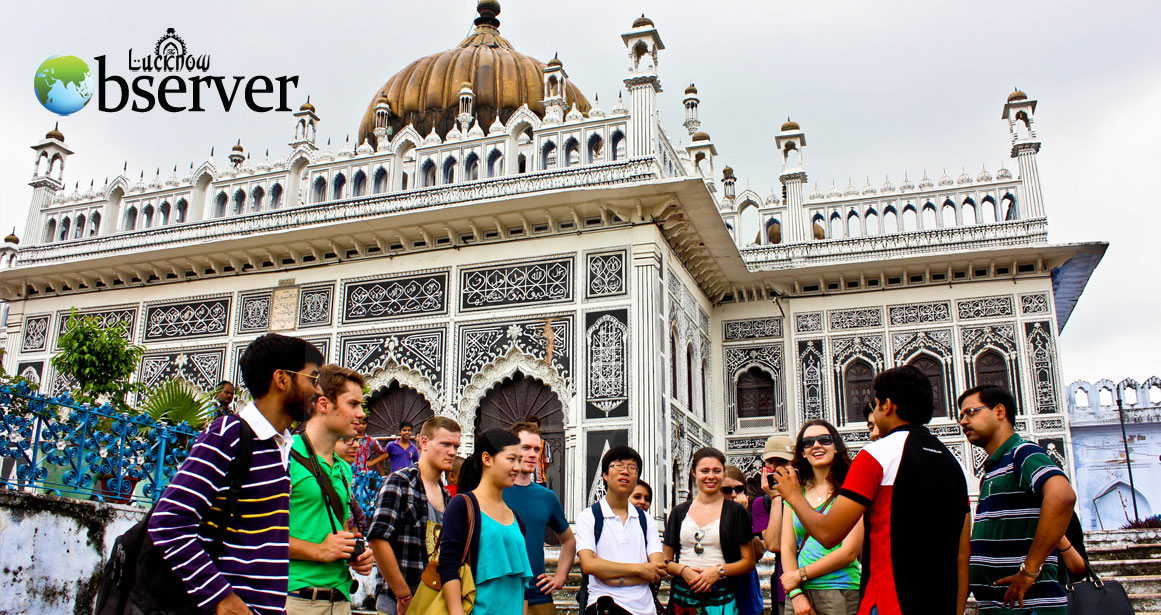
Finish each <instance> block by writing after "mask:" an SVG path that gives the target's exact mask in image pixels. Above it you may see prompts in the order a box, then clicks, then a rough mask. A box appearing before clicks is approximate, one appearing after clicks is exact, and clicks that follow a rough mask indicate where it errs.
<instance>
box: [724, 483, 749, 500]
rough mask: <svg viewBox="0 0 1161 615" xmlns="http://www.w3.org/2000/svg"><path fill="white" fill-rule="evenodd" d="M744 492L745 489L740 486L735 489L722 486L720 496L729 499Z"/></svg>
mask: <svg viewBox="0 0 1161 615" xmlns="http://www.w3.org/2000/svg"><path fill="white" fill-rule="evenodd" d="M745 492H746V488H745V487H742V486H740V485H739V486H737V487H731V486H729V485H722V495H728V496H730V497H734V494H735V493H736V494H738V495H742V494H743V493H745Z"/></svg>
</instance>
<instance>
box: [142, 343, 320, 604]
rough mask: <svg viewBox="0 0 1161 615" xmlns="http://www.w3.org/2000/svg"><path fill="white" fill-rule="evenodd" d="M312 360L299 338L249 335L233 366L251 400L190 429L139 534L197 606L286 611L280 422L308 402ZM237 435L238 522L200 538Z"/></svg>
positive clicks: (221, 500)
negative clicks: (193, 435) (145, 533)
mask: <svg viewBox="0 0 1161 615" xmlns="http://www.w3.org/2000/svg"><path fill="white" fill-rule="evenodd" d="M322 363H323V357H322V354H321V353H319V351H318V349H317V348H315V347H314V345H312V344H311V343H310V342H307V341H305V340H301V339H298V338H294V337H287V336H283V335H278V334H276V333H270V334H267V335H263V336H262V337H260V338H258V339H256V340H254V341H253V342H250V345H249V346H248V347H247V348H246V352H245V354H243V355H242V361H241V367H242V379H243V381H245V383H246V387H247V388H248V389H250V393H251V394H252V395H253V396H254V401H252V402H250V403H249V404H247V405H246V407H245V408H243V409H242V410H241V411H240V412H238V413H237V414H232V415H226V416H223V417H220V418H218V419H216V420H214V422H213V423H211V424H210V426H209V427H208V428H207V429H206V430H205V431H203V432H202V433H201V434H200V435H199V436H198V438H197V441H196V442H195V443H194V446H193V448H192V449H190V453H189V457H188V458H187V459H186V460H185V462H184V463H182V465H181V468H179V469H178V471H177V474H176V475H175V476H174V477H173V481H172V482H170V484H169V486H168V487H167V488H166V489H165V492H164V493H163V494H162V496H161V500H160V501H159V502H158V503H157V507H156V508H155V509H154V512H153V515H152V517H151V518H150V521H149V536H150V538H151V539H152V540H153V543H154V544H155V545H156V546H158V547H160V548H161V549H163V550H164V555H165V560H166V561H167V562H168V563H169V564H170V566H172V567H173V571H174V572H175V573H176V574H177V576H178V577H180V578H181V580H182V582H183V583H184V584H185V587H186V591H187V592H188V593H189V596H190V598H191V601H192V602H193V603H195V604H196V605H197V608H198V609H199V610H200V611H202V612H214V613H216V615H253V614H255V613H257V614H258V615H275V614H277V615H282V614H283V613H285V612H286V595H287V593H286V592H287V578H288V573H289V566H290V533H289V525H290V514H289V509H290V475H289V473H288V470H287V465H288V463H289V460H290V447H291V443H292V440H291V435H290V424H291V423H292V422H294V421H303V420H305V419H306V417H307V413H308V411H309V407H310V403H311V400H313V399H314V397H315V396H316V395H321V394H322V391H321V390H319V388H318V376H319V366H320V365H322ZM243 424H245V425H246V427H245V428H243ZM243 437H246V438H249V442H250V448H251V449H252V452H251V463H250V464H249V469H248V475H247V477H246V479H245V481H244V484H242V487H241V491H240V493H239V494H238V499H237V502H238V508H239V509H240V510H239V515H238V517H237V518H238V519H240V522H239V527H232V526H231V527H228V528H227V532H226V537H225V540H224V541H223V544H215V545H210V544H209V543H210V542H211V538H209V536H212V535H213V533H214V532H213V531H212V530H211V529H210V528H208V527H203V525H208V524H206V519H207V517H208V516H211V509H212V508H215V507H217V508H219V509H220V507H222V506H223V505H224V504H225V502H226V499H227V495H226V494H227V492H228V491H229V485H228V484H227V479H226V476H227V474H228V473H229V468H230V462H231V461H233V459H234V457H235V455H237V454H238V451H239V449H240V443H241V441H242V438H243ZM243 457H244V456H243ZM207 547H209V548H208V549H207ZM211 551H212V552H213V553H214V554H215V555H213V556H211V555H210V552H211Z"/></svg>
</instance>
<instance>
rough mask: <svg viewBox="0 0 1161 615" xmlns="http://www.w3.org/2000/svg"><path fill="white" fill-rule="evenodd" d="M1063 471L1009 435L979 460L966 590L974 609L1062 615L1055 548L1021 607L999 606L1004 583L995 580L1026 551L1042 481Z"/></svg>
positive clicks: (1062, 596)
mask: <svg viewBox="0 0 1161 615" xmlns="http://www.w3.org/2000/svg"><path fill="white" fill-rule="evenodd" d="M1053 476H1064V472H1061V471H1060V468H1058V467H1057V466H1056V464H1054V463H1053V462H1052V459H1051V458H1050V457H1049V456H1048V454H1047V453H1045V452H1044V449H1042V448H1040V447H1039V446H1037V445H1036V444H1033V443H1032V442H1027V441H1025V440H1024V439H1023V438H1021V437H1020V436H1019V435H1018V434H1012V437H1010V438H1008V440H1007V441H1006V442H1004V444H1003V445H1002V446H1000V448H999V449H998V450H997V451H996V452H995V453H992V455H991V456H989V457H988V459H987V461H986V462H984V477H983V478H982V479H980V500H979V504H977V505H976V516H975V523H974V525H973V526H972V557H971V590H972V593H973V594H975V597H976V602H977V603H978V604H979V605H980V611H983V612H987V613H988V614H989V615H993V614H995V615H1000V614H1004V615H1007V614H1017V613H1032V612H1035V613H1037V614H1038V615H1064V613H1065V611H1066V610H1067V605H1068V598H1067V596H1066V594H1065V592H1064V588H1063V587H1061V586H1060V583H1059V582H1057V580H1056V577H1057V563H1058V558H1057V552H1056V551H1055V550H1053V551H1052V554H1051V555H1049V556H1048V559H1046V560H1044V566H1043V568H1041V569H1040V576H1039V577H1037V579H1036V582H1035V583H1033V584H1032V587H1029V588H1028V591H1027V592H1026V593H1025V594H1024V608H1022V609H1016V608H1011V609H1010V608H1005V607H1004V593H1005V592H1006V591H1007V590H1008V586H1007V585H996V584H995V582H996V581H997V580H999V579H1002V578H1004V577H1007V576H1011V575H1014V574H1018V572H1019V570H1020V564H1022V563H1023V562H1024V558H1025V557H1026V556H1027V555H1028V549H1029V548H1030V547H1031V546H1032V539H1033V537H1034V536H1035V535H1036V526H1037V525H1038V524H1039V521H1040V504H1041V501H1042V500H1043V494H1042V489H1043V488H1044V483H1046V482H1048V479H1050V478H1052V477H1053Z"/></svg>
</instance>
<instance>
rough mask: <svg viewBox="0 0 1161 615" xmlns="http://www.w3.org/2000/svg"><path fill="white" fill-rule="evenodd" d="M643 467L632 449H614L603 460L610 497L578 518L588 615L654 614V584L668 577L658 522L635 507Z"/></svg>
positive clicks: (601, 500)
mask: <svg viewBox="0 0 1161 615" xmlns="http://www.w3.org/2000/svg"><path fill="white" fill-rule="evenodd" d="M641 465H642V463H641V456H640V455H638V454H637V451H635V450H633V449H632V448H629V447H628V446H614V447H613V448H611V449H609V451H608V452H607V453H605V455H604V457H602V458H601V478H602V479H603V480H604V481H605V488H606V494H605V497H603V498H601V499H600V501H598V502H597V503H595V504H593V505H592V506H591V507H589V508H586V509H584V510H582V511H581V512H580V515H578V516H577V520H576V528H577V529H576V534H577V551H578V555H579V556H580V562H581V572H582V573H584V574H586V575H588V598H587V600H586V604H585V605H584V609H585V610H584V612H585V614H586V615H653V613H654V610H655V606H654V602H653V592H652V591H651V590H650V589H649V584H650V583H652V582H654V581H657V580H658V579H660V578H661V577H663V576H665V556H664V555H663V553H662V550H661V540H660V539H659V538H658V534H657V522H656V521H655V520H654V519H653V517H650V516H649V515H648V514H646V513H645V512H644V511H642V510H638V508H637V507H636V506H633V505H632V504H630V503H629V495H630V494H632V493H633V490H634V489H635V488H636V487H637V481H638V478H639V476H640V475H641ZM598 515H599V517H598Z"/></svg>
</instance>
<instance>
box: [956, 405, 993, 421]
mask: <svg viewBox="0 0 1161 615" xmlns="http://www.w3.org/2000/svg"><path fill="white" fill-rule="evenodd" d="M985 408H988V409H990V408H991V406H976V407H975V408H964V409H963V412H960V413H959V420H961V421H962V420H964V419H966V418H971V417H973V416H975V415H976V413H977V412H979V411H980V410H983V409H985Z"/></svg>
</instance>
